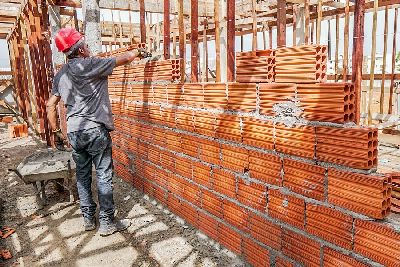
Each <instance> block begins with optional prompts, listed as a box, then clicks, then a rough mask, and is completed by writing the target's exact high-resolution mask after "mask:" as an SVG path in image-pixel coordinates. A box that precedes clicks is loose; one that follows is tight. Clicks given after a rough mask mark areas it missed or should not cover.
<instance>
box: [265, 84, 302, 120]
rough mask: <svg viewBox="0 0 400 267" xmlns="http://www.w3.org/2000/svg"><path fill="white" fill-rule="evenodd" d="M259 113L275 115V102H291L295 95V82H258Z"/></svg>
mask: <svg viewBox="0 0 400 267" xmlns="http://www.w3.org/2000/svg"><path fill="white" fill-rule="evenodd" d="M259 95H260V113H261V114H263V115H268V116H275V115H276V114H275V112H274V110H273V108H274V106H275V105H277V104H283V103H288V102H289V103H291V104H293V101H294V99H295V96H296V84H293V83H289V84H285V83H281V84H280V83H262V84H259Z"/></svg>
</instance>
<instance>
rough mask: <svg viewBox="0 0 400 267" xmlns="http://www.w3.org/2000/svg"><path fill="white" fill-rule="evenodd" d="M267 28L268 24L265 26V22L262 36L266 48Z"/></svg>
mask: <svg viewBox="0 0 400 267" xmlns="http://www.w3.org/2000/svg"><path fill="white" fill-rule="evenodd" d="M265 29H266V26H265V24H263V27H262V37H263V47H264V50H266V49H267V34H266V32H265Z"/></svg>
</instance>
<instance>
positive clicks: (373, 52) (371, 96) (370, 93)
mask: <svg viewBox="0 0 400 267" xmlns="http://www.w3.org/2000/svg"><path fill="white" fill-rule="evenodd" d="M378 1H379V0H374V14H373V22H372V48H371V70H370V72H369V73H370V79H369V91H368V99H367V102H366V103H368V104H367V109H368V125H371V124H372V100H373V99H374V81H375V80H374V75H375V59H376V28H377V24H378V22H377V18H378Z"/></svg>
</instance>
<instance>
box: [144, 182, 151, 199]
mask: <svg viewBox="0 0 400 267" xmlns="http://www.w3.org/2000/svg"><path fill="white" fill-rule="evenodd" d="M143 192H144V193H145V194H147V195H149V196H151V197H152V196H153V195H154V186H153V185H152V184H151V183H150V182H149V181H148V180H143Z"/></svg>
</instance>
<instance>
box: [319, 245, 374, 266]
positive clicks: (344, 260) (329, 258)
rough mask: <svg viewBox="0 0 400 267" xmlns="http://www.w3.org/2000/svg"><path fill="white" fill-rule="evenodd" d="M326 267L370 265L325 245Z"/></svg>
mask: <svg viewBox="0 0 400 267" xmlns="http://www.w3.org/2000/svg"><path fill="white" fill-rule="evenodd" d="M323 266H324V267H368V265H366V264H364V263H361V262H359V261H357V260H355V259H354V258H352V257H350V256H347V255H344V254H342V253H340V252H338V251H336V250H333V249H331V248H328V247H324V264H323Z"/></svg>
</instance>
